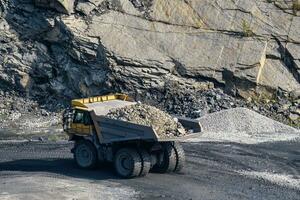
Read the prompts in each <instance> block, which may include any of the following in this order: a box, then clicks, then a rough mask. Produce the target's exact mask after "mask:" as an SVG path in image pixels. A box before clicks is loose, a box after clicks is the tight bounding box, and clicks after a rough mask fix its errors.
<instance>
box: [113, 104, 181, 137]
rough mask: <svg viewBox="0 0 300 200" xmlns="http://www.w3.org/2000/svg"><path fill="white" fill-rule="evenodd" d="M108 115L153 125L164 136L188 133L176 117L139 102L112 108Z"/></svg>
mask: <svg viewBox="0 0 300 200" xmlns="http://www.w3.org/2000/svg"><path fill="white" fill-rule="evenodd" d="M107 117H109V118H111V119H118V120H122V121H128V122H132V123H136V124H140V125H145V126H152V127H153V128H154V130H155V131H156V132H157V134H158V135H159V136H160V137H162V138H168V137H174V136H175V137H178V136H182V135H185V134H186V133H185V130H184V128H183V126H182V125H181V124H180V123H179V122H177V121H176V119H174V118H172V117H171V116H170V115H169V114H167V113H165V112H163V111H161V110H159V109H157V108H155V107H153V106H148V105H145V104H140V103H137V104H135V105H130V106H126V107H123V108H117V109H111V110H110V112H109V113H108V114H107Z"/></svg>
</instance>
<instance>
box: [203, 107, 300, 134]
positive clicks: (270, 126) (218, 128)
mask: <svg viewBox="0 0 300 200" xmlns="http://www.w3.org/2000/svg"><path fill="white" fill-rule="evenodd" d="M199 121H200V123H201V125H202V128H203V131H206V132H246V133H253V134H257V133H298V132H299V130H298V129H295V128H293V127H290V126H288V125H285V124H282V123H280V122H277V121H275V120H273V119H270V118H268V117H265V116H263V115H261V114H259V113H257V112H254V111H252V110H249V109H247V108H233V109H228V110H223V111H220V112H216V113H212V114H207V115H205V116H203V117H201V118H199Z"/></svg>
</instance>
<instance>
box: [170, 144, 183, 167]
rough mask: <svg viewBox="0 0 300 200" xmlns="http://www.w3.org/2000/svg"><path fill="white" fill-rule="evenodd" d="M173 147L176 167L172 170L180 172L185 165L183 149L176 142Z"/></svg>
mask: <svg viewBox="0 0 300 200" xmlns="http://www.w3.org/2000/svg"><path fill="white" fill-rule="evenodd" d="M173 148H174V150H175V152H176V167H175V170H174V172H181V171H182V170H183V168H184V165H185V153H184V150H183V148H182V146H181V144H179V143H178V142H175V143H174V144H173Z"/></svg>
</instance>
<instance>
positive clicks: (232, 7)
mask: <svg viewBox="0 0 300 200" xmlns="http://www.w3.org/2000/svg"><path fill="white" fill-rule="evenodd" d="M0 14H1V19H0V52H1V54H0V83H1V85H0V88H1V90H11V89H13V90H17V91H20V92H21V93H23V94H26V95H27V96H28V97H36V98H38V99H45V97H46V99H48V98H49V97H50V96H51V97H55V98H65V99H69V98H73V97H79V96H89V95H99V94H103V93H107V92H128V93H130V94H133V95H134V96H136V97H147V96H150V97H149V99H151V98H152V99H156V98H160V97H161V96H164V95H165V94H166V92H170V91H171V92H172V91H174V90H183V91H187V90H188V91H189V92H197V91H202V90H205V89H209V88H212V87H218V88H221V89H222V90H224V91H226V92H227V93H229V94H231V95H234V96H241V97H243V98H246V99H248V98H249V97H251V98H255V97H257V96H267V97H268V98H269V97H270V95H272V94H275V93H276V92H277V91H285V92H287V93H289V92H293V93H295V91H297V90H299V89H300V2H299V1H298V0H295V1H276V0H89V1H87V0H80V1H73V0H53V1H50V0H34V1H33V0H22V1H21V0H0ZM270 98H271V97H270ZM165 101H167V100H166V99H165ZM296 107H297V106H296Z"/></svg>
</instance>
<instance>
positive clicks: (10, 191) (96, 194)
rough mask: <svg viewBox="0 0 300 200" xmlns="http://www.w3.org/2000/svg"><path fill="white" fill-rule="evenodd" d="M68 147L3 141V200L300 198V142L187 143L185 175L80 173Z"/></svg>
mask: <svg viewBox="0 0 300 200" xmlns="http://www.w3.org/2000/svg"><path fill="white" fill-rule="evenodd" d="M71 146H72V144H70V143H68V142H53V143H50V142H17V143H15V142H14V143H11V142H0V199H2V200H3V199H4V200H6V199H22V200H29V199H30V200H32V199H68V200H69V199H270V200H274V199H289V200H292V199H298V200H299V199H300V148H299V147H300V141H294V142H276V143H269V144H268V143H261V144H251V145H249V144H239V143H230V142H197V143H196V142H195V143H184V148H185V150H186V153H187V168H186V170H185V172H184V173H183V174H155V173H150V174H149V175H148V176H147V177H144V178H137V179H131V180H125V179H119V178H118V177H117V176H116V175H115V173H114V171H113V169H112V166H109V165H106V166H99V168H98V169H97V170H93V171H89V170H82V169H78V168H77V167H76V165H75V164H74V162H73V160H72V155H71V154H70V148H71Z"/></svg>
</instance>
